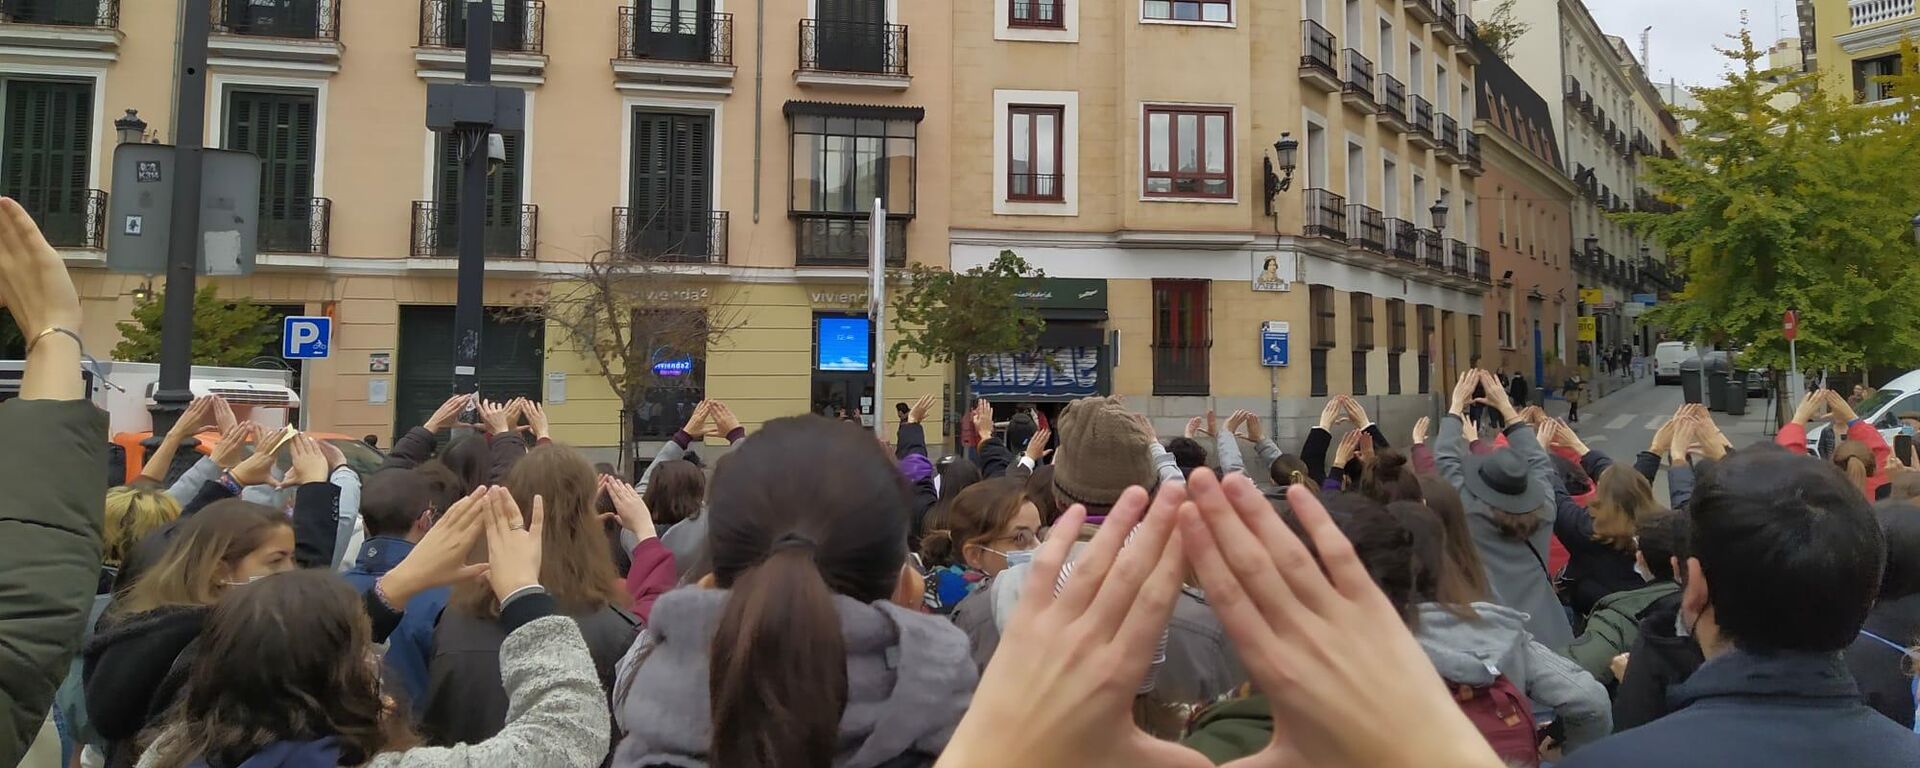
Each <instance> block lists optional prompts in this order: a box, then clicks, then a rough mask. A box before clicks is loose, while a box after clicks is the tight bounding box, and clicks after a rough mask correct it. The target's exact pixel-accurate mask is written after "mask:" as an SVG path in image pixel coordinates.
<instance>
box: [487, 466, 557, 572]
mask: <svg viewBox="0 0 1920 768" xmlns="http://www.w3.org/2000/svg"><path fill="white" fill-rule="evenodd" d="M485 501H486V503H487V505H488V509H489V511H488V512H486V513H485V516H486V522H487V527H486V532H487V564H488V565H489V566H490V567H489V568H488V569H487V581H488V582H489V583H491V584H492V585H493V596H494V598H495V599H498V600H506V599H507V597H508V596H510V595H512V594H513V593H514V592H517V591H519V590H521V589H524V588H526V587H530V586H534V585H537V584H539V583H540V533H541V531H543V530H544V529H545V528H546V519H547V505H546V500H545V499H542V498H541V497H539V496H535V497H533V514H532V515H531V516H529V517H527V518H524V519H526V520H529V521H531V522H528V523H527V524H525V525H523V524H522V523H521V520H522V519H523V518H522V517H521V515H520V505H519V504H517V503H515V502H514V500H513V493H512V492H511V491H508V490H507V489H506V488H504V487H499V486H495V487H494V488H493V489H492V490H490V491H488V492H487V497H486V500H485Z"/></svg>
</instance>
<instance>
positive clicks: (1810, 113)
mask: <svg viewBox="0 0 1920 768" xmlns="http://www.w3.org/2000/svg"><path fill="white" fill-rule="evenodd" d="M1735 39H1736V41H1737V47H1735V48H1732V49H1730V50H1723V51H1722V53H1723V54H1724V55H1725V56H1727V57H1728V58H1729V59H1732V60H1733V61H1734V62H1735V63H1736V64H1737V65H1738V66H1736V68H1735V70H1734V71H1733V72H1731V73H1730V74H1728V75H1727V78H1726V80H1725V81H1724V82H1723V83H1721V84H1720V85H1718V86H1715V87H1710V88H1698V89H1695V90H1694V95H1695V96H1696V97H1697V98H1698V99H1699V102H1700V106H1699V107H1698V108H1692V109H1686V108H1683V109H1679V110H1678V111H1679V113H1680V115H1681V116H1682V117H1685V118H1690V119H1692V120H1694V121H1697V127H1696V128H1695V129H1694V130H1693V131H1692V132H1691V133H1688V134H1686V135H1684V136H1682V137H1680V139H1679V141H1680V152H1679V156H1678V157H1676V158H1672V159H1664V158H1657V157H1650V158H1647V159H1646V160H1644V161H1643V162H1644V163H1645V165H1646V171H1647V178H1648V180H1649V181H1651V182H1652V183H1653V184H1654V185H1655V186H1656V188H1657V189H1659V190H1661V192H1660V194H1661V196H1662V197H1663V198H1664V199H1665V200H1666V201H1667V202H1670V203H1676V204H1678V206H1679V207H1678V208H1677V209H1675V210H1671V211H1661V212H1639V213H1630V214H1622V215H1620V216H1618V217H1617V218H1618V219H1619V220H1620V221H1622V222H1624V223H1625V224H1627V225H1628V226H1630V227H1633V228H1636V229H1638V230H1640V231H1643V232H1649V233H1651V234H1652V235H1653V236H1655V237H1657V238H1658V239H1659V240H1660V241H1661V242H1662V243H1665V244H1666V246H1667V249H1668V251H1669V253H1671V254H1674V256H1675V258H1676V259H1677V260H1678V261H1679V264H1678V265H1677V266H1678V267H1679V269H1680V270H1681V272H1682V274H1684V275H1685V277H1686V280H1687V284H1686V287H1685V288H1684V289H1683V290H1682V291H1680V292H1679V294H1678V295H1676V296H1674V297H1673V298H1672V299H1671V300H1670V301H1666V302H1663V303H1661V304H1660V305H1658V306H1656V307H1655V308H1654V309H1653V310H1651V311H1650V312H1648V315H1647V321H1648V322H1650V323H1653V324H1656V325H1662V326H1665V327H1667V328H1670V329H1673V330H1674V331H1675V332H1676V333H1678V334H1681V335H1684V336H1691V337H1692V338H1695V339H1701V340H1706V341H1712V342H1716V343H1731V344H1740V345H1745V351H1744V352H1743V354H1742V360H1741V363H1742V364H1743V365H1746V366H1753V367H1759V366H1771V367H1773V368H1774V369H1775V370H1786V368H1787V364H1788V350H1787V341H1786V339H1785V338H1784V335H1783V334H1782V331H1781V322H1780V320H1781V313H1782V312H1783V311H1784V310H1786V309H1788V308H1793V309H1797V310H1799V312H1800V326H1799V329H1800V330H1799V341H1798V352H1799V362H1800V366H1801V368H1802V369H1815V368H1836V369H1847V368H1861V367H1865V366H1873V365H1909V364H1912V363H1915V362H1920V326H1916V325H1915V324H1914V322H1913V318H1915V317H1920V292H1917V291H1914V290H1913V286H1914V285H1916V284H1920V283H1917V282H1916V281H1920V246H1916V245H1915V243H1914V239H1913V231H1912V225H1911V220H1912V219H1913V216H1914V213H1915V211H1916V210H1920V185H1917V184H1915V183H1914V180H1915V179H1916V178H1920V128H1916V126H1915V125H1914V124H1912V123H1911V122H1909V121H1906V120H1904V119H1900V118H1898V117H1897V115H1898V114H1899V113H1902V112H1908V113H1912V114H1920V112H1915V111H1913V110H1916V109H1920V102H1916V96H1920V88H1916V87H1913V86H1915V85H1920V76H1916V74H1915V70H1914V64H1915V62H1916V60H1920V57H1916V55H1915V51H1914V49H1913V48H1912V46H1911V45H1907V46H1903V51H1902V53H1903V56H1904V61H1905V62H1906V65H1905V66H1904V67H1903V69H1904V70H1905V71H1904V72H1903V73H1902V74H1901V75H1898V76H1895V77H1892V78H1889V80H1890V81H1892V82H1891V84H1892V85H1893V86H1894V88H1895V91H1896V93H1899V94H1901V97H1900V99H1899V103H1897V104H1891V105H1880V106H1860V105H1855V104H1854V103H1853V102H1852V100H1851V99H1848V98H1844V97H1842V96H1840V95H1835V94H1828V93H1822V92H1820V91H1819V90H1818V89H1817V87H1816V83H1815V79H1814V77H1813V76H1808V75H1800V74H1797V73H1794V72H1791V71H1788V70H1783V69H1773V70H1769V69H1761V68H1760V67H1761V62H1763V61H1764V59H1765V56H1766V54H1765V53H1764V52H1762V51H1759V50H1756V49H1755V47H1754V44H1753V39H1752V37H1751V35H1750V34H1749V33H1748V32H1747V31H1745V30H1742V31H1741V33H1740V34H1739V35H1738V36H1736V38H1735ZM1847 95H1851V94H1847ZM1789 96H1798V97H1800V98H1798V99H1797V100H1796V99H1794V98H1787V97H1789Z"/></svg>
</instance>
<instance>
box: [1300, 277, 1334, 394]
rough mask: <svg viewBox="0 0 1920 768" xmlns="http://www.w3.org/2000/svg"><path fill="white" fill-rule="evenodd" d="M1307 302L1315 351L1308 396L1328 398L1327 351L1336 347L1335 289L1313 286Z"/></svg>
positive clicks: (1312, 354) (1313, 352)
mask: <svg viewBox="0 0 1920 768" xmlns="http://www.w3.org/2000/svg"><path fill="white" fill-rule="evenodd" d="M1307 300H1308V304H1309V305H1310V307H1309V310H1310V312H1311V314H1312V323H1311V324H1310V325H1309V327H1308V330H1309V331H1310V332H1311V333H1310V334H1309V337H1310V339H1309V340H1310V341H1311V342H1312V344H1313V350H1312V352H1311V353H1310V357H1311V358H1312V361H1313V365H1312V371H1311V374H1312V381H1311V382H1310V384H1311V390H1310V391H1309V392H1308V393H1307V394H1309V395H1312V396H1313V397H1326V395H1327V350H1328V349H1330V348H1332V347H1333V345H1334V339H1333V334H1334V325H1333V324H1334V322H1336V321H1335V318H1334V309H1333V287H1332V286H1327V285H1315V286H1311V287H1310V288H1309V290H1308V294H1307Z"/></svg>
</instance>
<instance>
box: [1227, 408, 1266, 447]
mask: <svg viewBox="0 0 1920 768" xmlns="http://www.w3.org/2000/svg"><path fill="white" fill-rule="evenodd" d="M1233 418H1234V419H1236V420H1238V421H1239V422H1240V423H1239V426H1238V427H1233V428H1232V429H1233V430H1234V434H1235V435H1236V436H1238V437H1239V438H1240V439H1242V440H1245V441H1247V442H1249V443H1258V442H1260V441H1261V440H1265V439H1266V437H1267V436H1266V433H1265V432H1263V431H1262V430H1261V429H1260V417H1259V416H1255V415H1254V414H1253V412H1252V411H1239V412H1236V413H1234V414H1233Z"/></svg>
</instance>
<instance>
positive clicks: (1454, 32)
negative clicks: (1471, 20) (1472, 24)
mask: <svg viewBox="0 0 1920 768" xmlns="http://www.w3.org/2000/svg"><path fill="white" fill-rule="evenodd" d="M1434 10H1435V11H1436V12H1437V14H1436V15H1437V16H1438V17H1439V18H1437V19H1435V20H1434V25H1433V32H1434V37H1436V38H1438V39H1439V40H1440V42H1442V43H1446V44H1447V45H1459V44H1460V43H1462V42H1464V41H1463V40H1461V38H1460V12H1459V7H1458V6H1456V5H1454V2H1453V0H1435V2H1434Z"/></svg>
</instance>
